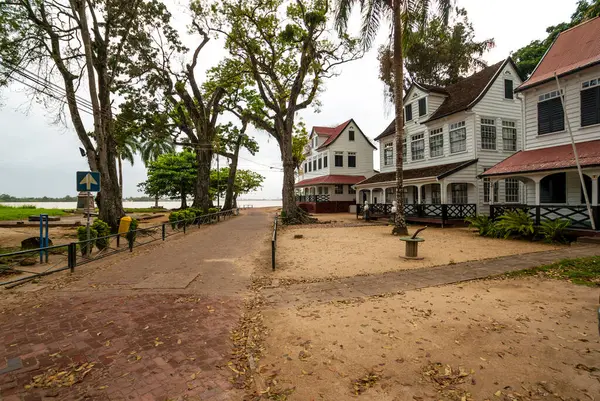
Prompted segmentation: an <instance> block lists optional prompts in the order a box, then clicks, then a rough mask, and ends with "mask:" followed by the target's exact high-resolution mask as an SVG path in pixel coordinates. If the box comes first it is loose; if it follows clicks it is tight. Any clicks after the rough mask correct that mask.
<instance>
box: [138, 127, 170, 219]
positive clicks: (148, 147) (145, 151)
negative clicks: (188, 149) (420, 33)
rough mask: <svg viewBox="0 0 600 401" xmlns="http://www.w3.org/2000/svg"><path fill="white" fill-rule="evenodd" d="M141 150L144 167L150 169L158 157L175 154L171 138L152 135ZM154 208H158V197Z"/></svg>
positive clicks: (141, 146) (155, 199)
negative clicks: (151, 163)
mask: <svg viewBox="0 0 600 401" xmlns="http://www.w3.org/2000/svg"><path fill="white" fill-rule="evenodd" d="M139 150H140V155H141V156H142V161H143V162H144V165H145V166H146V167H148V163H150V162H153V161H156V159H158V156H160V155H164V154H165V153H174V152H175V144H174V143H173V140H172V139H171V138H168V137H166V136H157V135H152V136H150V137H149V138H148V139H147V140H146V141H145V142H143V143H142V144H141V145H140V146H139ZM154 207H155V208H158V196H155V197H154Z"/></svg>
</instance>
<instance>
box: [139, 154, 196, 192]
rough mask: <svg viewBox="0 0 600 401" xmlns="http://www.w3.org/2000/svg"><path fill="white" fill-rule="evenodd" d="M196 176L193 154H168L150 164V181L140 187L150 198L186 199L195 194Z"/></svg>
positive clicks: (194, 156)
mask: <svg viewBox="0 0 600 401" xmlns="http://www.w3.org/2000/svg"><path fill="white" fill-rule="evenodd" d="M196 174H197V165H196V155H195V154H194V153H193V152H190V151H187V150H185V151H183V152H180V153H166V154H162V155H160V156H158V158H157V159H156V160H155V161H151V162H149V163H148V179H147V180H146V181H145V182H142V183H140V184H139V185H138V186H139V187H140V188H142V189H143V190H144V192H145V193H146V194H148V195H150V196H169V197H172V198H176V197H179V198H184V197H186V196H187V195H188V194H191V193H193V190H194V184H195V182H196Z"/></svg>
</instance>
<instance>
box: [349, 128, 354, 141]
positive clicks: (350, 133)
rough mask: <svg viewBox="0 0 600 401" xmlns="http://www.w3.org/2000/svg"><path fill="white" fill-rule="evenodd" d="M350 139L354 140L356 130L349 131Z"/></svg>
mask: <svg viewBox="0 0 600 401" xmlns="http://www.w3.org/2000/svg"><path fill="white" fill-rule="evenodd" d="M348 139H349V140H351V141H354V130H350V131H348Z"/></svg>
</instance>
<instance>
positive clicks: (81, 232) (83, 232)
mask: <svg viewBox="0 0 600 401" xmlns="http://www.w3.org/2000/svg"><path fill="white" fill-rule="evenodd" d="M97 237H98V232H97V231H96V230H95V229H94V228H93V227H90V240H89V241H88V240H87V239H88V237H87V228H86V227H85V226H79V227H77V239H78V240H79V241H80V244H79V249H80V250H81V255H83V256H86V255H87V254H89V253H91V252H92V250H93V249H94V244H95V243H96V238H97Z"/></svg>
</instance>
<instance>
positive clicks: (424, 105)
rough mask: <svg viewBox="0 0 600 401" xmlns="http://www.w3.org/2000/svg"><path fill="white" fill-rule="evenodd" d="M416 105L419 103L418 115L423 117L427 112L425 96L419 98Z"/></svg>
mask: <svg viewBox="0 0 600 401" xmlns="http://www.w3.org/2000/svg"><path fill="white" fill-rule="evenodd" d="M421 101H423V103H421ZM418 105H419V117H423V116H424V115H426V114H427V106H428V104H427V97H422V98H421V99H419V101H418ZM421 105H423V110H424V111H423V113H421Z"/></svg>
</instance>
